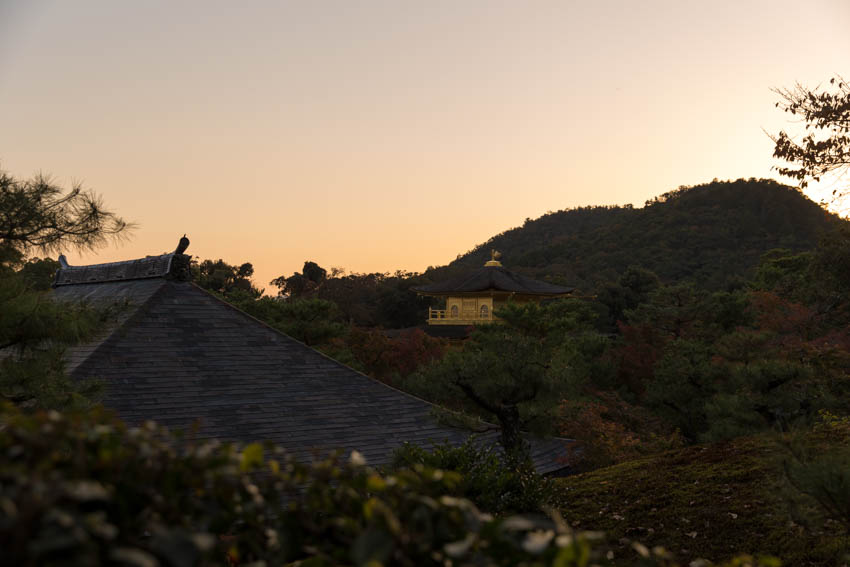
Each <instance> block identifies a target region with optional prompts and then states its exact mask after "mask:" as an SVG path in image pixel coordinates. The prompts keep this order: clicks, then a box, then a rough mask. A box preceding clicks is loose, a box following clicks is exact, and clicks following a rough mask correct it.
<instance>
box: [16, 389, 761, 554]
mask: <svg viewBox="0 0 850 567" xmlns="http://www.w3.org/2000/svg"><path fill="white" fill-rule="evenodd" d="M2 423H3V425H2V428H0V455H2V457H0V549H2V550H3V558H2V559H3V562H4V563H5V564H9V565H101V564H118V565H138V566H155V565H174V566H184V565H186V566H188V565H221V564H228V563H229V564H231V565H235V564H239V565H268V564H271V565H282V564H295V565H302V566H308V565H312V566H317V565H372V566H377V565H388V564H392V565H558V566H580V565H590V564H612V562H618V563H622V562H623V561H626V562H627V563H628V564H633V565H640V564H643V565H673V564H674V563H673V561H672V559H670V558H669V556H668V554H667V552H665V551H664V550H663V549H661V548H656V549H654V550H649V549H647V548H646V547H644V546H642V545H640V544H639V543H635V544H633V545H631V546H630V547H629V548H628V550H627V552H626V553H627V554H628V556H624V552H621V551H618V555H617V556H615V555H613V552H612V551H611V550H609V549H606V548H605V546H604V545H603V544H601V543H600V542H599V541H598V535H597V534H593V533H590V532H577V531H574V530H572V529H571V528H569V527H568V526H567V525H566V523H564V521H563V520H562V519H561V517H560V516H559V515H558V514H557V513H555V512H552V513H551V514H550V516H549V517H545V516H510V517H502V518H496V517H493V516H491V515H489V514H486V513H482V512H481V511H479V509H478V508H477V507H476V506H475V504H473V503H472V502H471V501H469V500H467V499H465V498H460V497H456V496H449V494H451V493H453V492H454V491H455V490H456V488H457V486H458V484H459V483H460V482H461V477H460V475H459V474H457V473H453V472H446V471H441V470H438V469H432V468H428V467H426V466H422V465H414V466H413V467H412V468H407V469H400V470H398V471H397V472H395V473H393V474H380V473H378V472H376V471H375V470H373V469H371V468H369V467H368V466H366V465H365V464H364V463H363V462H362V457H360V455H359V454H357V453H352V455H351V457H350V459H348V460H347V461H342V460H340V459H329V460H322V461H318V462H315V463H313V464H311V465H301V464H297V463H295V462H292V461H291V460H289V459H287V458H286V457H285V456H283V455H281V454H279V453H280V451H279V450H276V449H275V448H273V447H270V446H267V447H263V446H261V445H259V444H251V445H247V446H244V447H240V446H238V445H231V444H221V443H218V442H215V441H213V442H209V441H205V442H202V443H193V442H192V441H191V440H188V439H186V438H180V437H175V436H173V435H171V434H169V432H168V431H166V430H165V429H163V428H161V427H158V426H156V425H155V424H153V423H149V424H146V425H145V426H144V427H142V428H127V427H126V426H125V425H124V424H123V423H121V422H120V421H118V420H116V419H114V418H112V417H110V416H109V415H108V414H106V413H103V412H100V411H95V412H89V413H87V414H81V413H76V414H69V415H62V414H60V413H57V412H55V411H51V412H40V413H36V414H34V415H26V414H23V413H21V412H20V411H19V410H16V409H14V408H12V407H11V406H8V405H7V406H4V407H3V410H2ZM178 447H179V449H178ZM736 561H737V562H736V563H733V564H736V565H777V563H776V562H775V561H767V560H765V561H762V562H754V561H751V560H749V559H747V558H741V559H739V560H736Z"/></svg>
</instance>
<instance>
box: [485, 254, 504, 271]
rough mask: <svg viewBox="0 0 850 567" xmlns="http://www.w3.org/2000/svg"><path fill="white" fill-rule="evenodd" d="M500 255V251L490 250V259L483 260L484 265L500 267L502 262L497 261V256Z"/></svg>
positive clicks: (499, 256)
mask: <svg viewBox="0 0 850 567" xmlns="http://www.w3.org/2000/svg"><path fill="white" fill-rule="evenodd" d="M501 257H502V254H501V252H499V251H498V250H490V259H489V260H488V261H486V262H484V265H485V266H499V267H501V265H502V263H501V262H499V260H498V259H499V258H501Z"/></svg>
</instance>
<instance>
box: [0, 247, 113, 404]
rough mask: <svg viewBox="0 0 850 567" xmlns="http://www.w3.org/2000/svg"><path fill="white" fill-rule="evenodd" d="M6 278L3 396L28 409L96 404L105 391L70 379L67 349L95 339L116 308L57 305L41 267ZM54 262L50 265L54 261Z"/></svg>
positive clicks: (0, 361)
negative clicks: (45, 285) (45, 287)
mask: <svg viewBox="0 0 850 567" xmlns="http://www.w3.org/2000/svg"><path fill="white" fill-rule="evenodd" d="M45 263H46V262H44V261H39V262H29V263H27V264H25V267H26V266H34V265H36V266H37V267H36V269H35V270H34V271H33V272H32V273H26V272H23V270H22V272H23V273H22V272H16V273H15V272H7V273H6V274H3V275H0V313H2V314H3V315H2V317H0V349H4V352H3V356H2V358H0V398H2V399H5V400H9V401H11V402H14V403H16V404H19V405H22V406H25V407H40V408H56V409H61V408H68V407H84V406H86V405H87V404H88V403H90V398H92V397H94V396H95V395H96V394H97V393H98V391H99V387H98V385H97V384H95V383H89V382H72V381H71V380H69V379H68V378H67V377H66V376H65V363H64V360H63V354H64V350H65V347H66V346H67V345H69V344H74V343H77V342H80V341H82V340H85V339H87V338H90V337H91V336H92V335H93V334H94V333H95V332H96V331H97V329H98V328H100V327H101V326H102V324H103V323H104V322H105V321H106V320H107V319H109V318H111V317H113V316H114V309H112V310H110V309H101V310H96V309H92V308H90V307H88V306H86V305H83V304H66V303H62V304H60V303H56V302H55V301H52V300H51V299H50V298H49V297H47V293H48V292H46V291H42V290H39V289H34V288H38V287H43V279H42V278H41V274H40V272H41V268H42V267H43V266H44V264H45ZM48 264H49V263H48Z"/></svg>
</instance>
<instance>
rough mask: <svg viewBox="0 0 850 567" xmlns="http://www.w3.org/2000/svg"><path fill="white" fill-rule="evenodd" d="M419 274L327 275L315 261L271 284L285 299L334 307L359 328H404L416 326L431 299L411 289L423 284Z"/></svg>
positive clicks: (334, 271)
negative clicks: (313, 300) (315, 301)
mask: <svg viewBox="0 0 850 567" xmlns="http://www.w3.org/2000/svg"><path fill="white" fill-rule="evenodd" d="M422 281H423V280H422V279H421V276H420V275H419V274H415V273H411V272H404V271H396V272H395V273H394V274H392V275H391V274H388V273H371V274H358V273H351V274H346V273H345V271H344V270H342V269H340V268H332V269H331V271H330V274H328V272H327V270H325V269H324V268H322V267H321V266H319V265H317V264H316V263H315V262H310V261H307V262H304V268H302V271H301V273H298V272H296V273H294V274H293V275H291V276H289V277H286V276H280V277H277V278H275V279H274V280H272V281H271V285H273V286H275V287H277V288H278V295H280V296H282V297H286V298H290V299H293V298H319V299H325V300H327V301H331V302H333V303H335V304H336V306H337V307H338V308H339V310H340V311H341V312H342V314H343V316H344V317H345V319H346V320H347V321H349V322H350V323H352V324H353V325H357V326H360V327H384V328H392V329H398V328H406V327H412V326H415V325H419V324H421V323H422V321H423V320H424V318H425V313H426V312H427V308H428V306H429V305H430V304H431V300H430V299H428V298H422V297H419V296H417V295H416V294H415V293H414V292H412V291H410V288H411V287H413V286H415V285H418V284H419V283H422Z"/></svg>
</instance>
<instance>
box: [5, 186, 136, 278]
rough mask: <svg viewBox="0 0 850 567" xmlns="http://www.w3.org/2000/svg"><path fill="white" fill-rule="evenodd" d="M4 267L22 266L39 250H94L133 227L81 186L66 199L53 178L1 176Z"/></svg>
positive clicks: (66, 195)
mask: <svg viewBox="0 0 850 567" xmlns="http://www.w3.org/2000/svg"><path fill="white" fill-rule="evenodd" d="M0 211H2V212H3V214H2V215H0V265H4V266H8V265H10V263H16V262H20V261H21V260H22V259H23V258H24V257H25V255H26V254H28V253H29V252H31V251H33V250H40V251H55V250H59V249H60V248H61V247H63V246H70V247H75V248H83V249H91V248H97V247H99V246H102V245H103V244H105V243H106V242H107V241H108V240H109V239H110V238H116V237H119V236H121V235H123V234H125V233H126V232H127V230H128V229H130V228H131V225H130V224H129V223H127V222H126V221H124V220H123V219H122V218H121V217H119V216H117V215H115V213H112V212H110V211H108V210H106V209H105V208H104V207H103V203H102V202H101V200H100V198H99V197H98V196H97V195H96V194H95V193H93V192H91V191H88V190H84V189H83V188H82V187H80V186H79V185H76V186H74V187H72V188H71V190H70V191H68V192H67V193H64V194H63V189H62V188H61V187H58V186H57V185H54V184H53V183H52V182H51V180H50V179H49V178H48V177H45V176H42V175H38V176H36V177H35V178H33V179H31V180H19V179H15V178H13V177H11V176H10V175H8V174H7V173H5V172H2V171H0Z"/></svg>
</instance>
